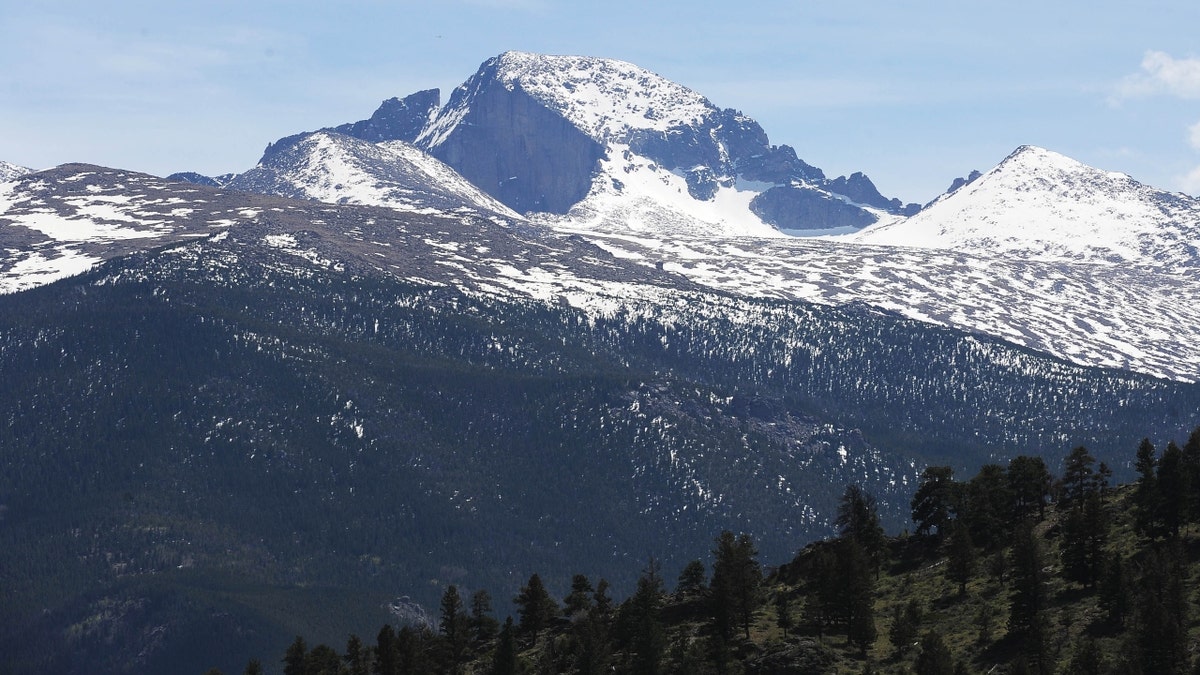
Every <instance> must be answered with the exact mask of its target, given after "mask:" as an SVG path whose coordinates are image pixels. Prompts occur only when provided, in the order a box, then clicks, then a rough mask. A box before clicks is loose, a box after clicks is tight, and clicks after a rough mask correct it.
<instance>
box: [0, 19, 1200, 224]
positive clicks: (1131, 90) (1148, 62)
mask: <svg viewBox="0 0 1200 675" xmlns="http://www.w3.org/2000/svg"><path fill="white" fill-rule="evenodd" d="M5 5H7V6H6V7H4V19H3V22H2V23H0V160H6V161H10V162H14V163H17V164H22V165H25V166H31V167H34V168H47V167H49V166H53V165H56V164H61V163H64V162H70V161H85V162H92V163H97V164H104V165H108V166H116V167H121V168H128V169H135V170H139V171H146V172H150V173H155V174H159V175H163V174H167V173H170V172H173V171H183V170H195V171H200V172H202V173H207V174H218V173H224V172H230V171H242V170H245V169H247V168H250V167H251V166H253V165H254V163H255V162H256V161H257V159H258V157H259V155H260V153H261V151H262V149H263V147H264V146H265V145H266V144H267V143H268V142H270V141H272V140H274V139H276V138H278V137H280V136H284V135H287V134H290V133H294V132H297V131H302V130H308V129H314V128H318V127H322V126H329V125H333V124H338V123H342V122H349V121H354V120H358V119H362V118H365V117H367V116H369V115H370V114H371V112H372V111H373V110H374V109H375V107H376V106H377V105H378V103H379V102H380V101H381V100H383V99H384V98H388V97H391V96H403V95H406V94H409V93H411V92H413V91H416V90H419V89H425V88H430V87H440V88H442V89H443V100H444V98H445V96H446V95H447V92H448V90H449V89H450V88H452V87H454V86H456V85H457V84H459V83H461V82H462V81H463V80H465V79H466V78H467V77H468V76H470V75H471V74H472V73H473V72H474V71H475V69H476V68H478V66H479V64H480V63H481V62H482V61H484V60H485V59H487V58H489V57H491V56H494V55H496V54H498V53H500V52H502V51H505V50H509V49H517V50H523V51H533V52H543V53H554V54H586V55H591V56H605V57H611V58H618V59H623V60H626V61H632V62H634V63H637V64H638V65H640V66H643V67H645V68H648V69H650V70H652V71H655V72H657V73H659V74H661V75H663V76H665V77H668V78H670V79H672V80H675V81H677V82H680V83H681V84H684V85H687V86H689V87H691V88H693V89H695V90H697V91H699V92H700V93H701V94H703V95H705V96H707V97H708V98H709V99H710V100H711V101H713V102H714V103H715V104H717V105H719V106H722V107H731V108H737V109H739V110H741V111H743V112H745V113H746V114H748V115H750V116H751V117H754V118H755V119H757V120H758V121H759V122H760V123H761V124H762V126H763V127H764V129H765V130H766V131H767V134H768V135H769V136H770V138H771V140H772V142H773V143H776V144H787V145H791V146H792V147H794V148H795V149H796V151H797V153H798V154H799V155H800V157H802V158H803V159H805V160H806V161H808V162H809V163H811V164H814V165H816V166H819V167H821V168H822V169H824V170H825V171H826V173H827V174H829V175H830V176H836V175H839V174H845V173H850V172H853V171H864V172H866V173H867V174H868V175H869V176H871V177H872V179H874V181H875V182H876V184H877V185H878V186H879V187H880V189H881V191H882V192H883V193H884V194H886V195H888V196H898V197H900V198H901V199H903V200H904V201H918V202H924V201H927V200H929V199H931V198H933V197H934V196H936V195H937V194H938V193H939V192H941V191H942V190H943V189H944V188H945V187H946V186H947V185H948V184H949V183H950V181H951V180H952V179H953V178H955V177H956V176H960V175H964V174H966V173H967V172H968V171H970V170H971V169H980V170H986V169H988V168H990V167H991V166H993V165H995V164H996V163H998V162H999V161H1000V160H1001V159H1003V158H1004V157H1005V156H1006V155H1007V154H1008V153H1009V152H1011V151H1012V150H1013V149H1014V148H1016V147H1017V146H1019V145H1021V144H1026V143H1029V144H1034V145H1041V146H1044V147H1047V148H1050V149H1052V150H1056V151H1058V152H1062V153H1064V154H1067V155H1069V156H1072V157H1074V158H1076V159H1079V160H1080V161H1083V162H1085V163H1088V164H1091V165H1094V166H1097V167H1100V168H1104V169H1109V170H1114V171H1122V172H1125V173H1129V174H1131V175H1132V176H1133V177H1134V178H1137V179H1138V180H1141V181H1143V182H1146V183H1150V184H1152V185H1155V186H1158V187H1162V188H1166V189H1172V190H1183V191H1187V192H1190V193H1192V194H1200V33H1197V31H1196V27H1197V26H1200V3H1196V2H1195V1H1194V0H1172V1H1170V2H1155V1H1154V0H1150V1H1145V0H1143V2H1140V3H1132V2H1128V1H1127V0H1126V1H1123V2H1107V1H1105V0H1094V1H1092V2H1075V1H1073V0H1069V1H1058V0H1049V1H1047V0H1040V1H1038V2H1027V1H1025V0H1009V1H1007V2H1002V3H972V2H961V1H959V2H922V1H920V0H890V1H887V2H883V1H880V2H875V1H870V0H862V1H860V2H855V3H834V2H829V1H828V0H823V1H822V2H809V1H804V0H790V1H778V2H774V1H763V2H754V1H752V0H746V1H743V2H707V1H704V0H690V1H689V2H676V1H673V0H672V1H669V2H651V1H649V0H642V1H640V2H631V1H626V0H606V1H604V2H589V1H583V0H576V1H571V2H568V1H557V0H441V1H439V2H404V1H390V2H384V1H382V0H376V1H372V0H343V1H335V0H322V1H320V2H310V1H307V0H289V1H287V2H282V1H280V2H269V1H261V2H256V1H254V0H241V1H240V2H225V1H222V0H210V1H208V2H203V3H201V2H162V1H161V0H157V1H155V2H140V1H130V2H120V1H118V2H111V3H97V2H91V1H89V2H56V1H54V0H46V1H42V2H25V3H16V2H7V3H5Z"/></svg>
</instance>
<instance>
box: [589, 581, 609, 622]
mask: <svg viewBox="0 0 1200 675" xmlns="http://www.w3.org/2000/svg"><path fill="white" fill-rule="evenodd" d="M608 588H609V583H608V580H607V579H601V580H600V581H597V582H596V594H595V596H593V598H592V599H593V600H594V601H595V614H596V616H599V617H602V618H604V619H606V620H607V618H608V617H609V615H611V614H612V607H613V602H612V598H611V597H609V595H608Z"/></svg>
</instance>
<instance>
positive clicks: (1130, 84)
mask: <svg viewBox="0 0 1200 675" xmlns="http://www.w3.org/2000/svg"><path fill="white" fill-rule="evenodd" d="M1116 94H1117V98H1118V99H1129V98H1141V97H1144V96H1153V95H1157V94H1166V95H1170V96H1177V97H1179V98H1184V99H1200V58H1183V59H1177V58H1175V57H1173V56H1171V55H1170V54H1168V53H1166V52H1160V51H1153V50H1152V51H1148V52H1146V55H1145V56H1143V57H1142V72H1140V73H1137V74H1134V75H1130V76H1128V77H1126V78H1125V79H1123V80H1121V82H1120V83H1119V84H1118V85H1117V92H1116Z"/></svg>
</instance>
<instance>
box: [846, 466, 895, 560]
mask: <svg viewBox="0 0 1200 675" xmlns="http://www.w3.org/2000/svg"><path fill="white" fill-rule="evenodd" d="M834 522H835V524H836V525H837V526H838V527H840V528H841V536H842V537H843V538H847V537H848V538H850V539H853V540H854V541H856V542H857V543H858V545H859V546H861V547H862V549H863V551H864V552H866V554H867V558H868V559H869V560H870V561H871V569H872V570H875V571H878V569H879V564H880V562H881V559H882V556H883V549H884V547H885V546H886V544H887V540H886V539H885V538H884V536H883V526H881V525H880V524H879V511H878V509H877V508H876V506H875V497H874V496H873V495H871V493H870V492H867V491H866V490H864V489H863V488H862V486H860V485H857V484H851V485H847V486H846V491H845V492H843V493H842V500H841V502H840V503H839V504H838V512H837V519H836V520H835V521H834Z"/></svg>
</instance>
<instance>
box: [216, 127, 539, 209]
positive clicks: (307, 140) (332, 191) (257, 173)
mask: <svg viewBox="0 0 1200 675" xmlns="http://www.w3.org/2000/svg"><path fill="white" fill-rule="evenodd" d="M229 187H230V188H232V189H235V190H242V191H245V192H257V193H260V194H273V195H278V196H280V197H289V198H299V199H312V200H316V201H322V202H329V203H333V204H360V205H370V206H384V207H387V208H391V209H396V210H398V211H421V212H436V211H446V212H450V211H472V212H479V213H487V214H495V215H500V216H503V217H506V218H514V219H519V218H520V216H518V215H517V214H516V213H514V212H512V211H511V210H510V209H509V208H508V207H506V206H504V205H503V204H501V203H500V202H498V201H496V200H495V199H493V198H491V197H489V196H488V195H486V194H484V193H483V192H481V191H480V190H479V189H478V188H476V187H475V186H474V185H471V183H469V182H468V181H467V180H465V179H464V178H463V177H462V176H460V175H458V173H456V172H455V171H454V170H453V169H451V168H450V167H448V166H446V165H445V164H443V163H441V162H439V161H438V160H436V159H434V158H433V157H431V156H430V155H428V154H427V153H425V152H422V151H421V150H418V149H417V148H415V147H413V146H412V145H409V144H408V143H405V142H404V141H384V142H381V143H371V142H368V141H364V140H360V139H357V138H352V137H350V136H346V135H344V134H339V133H334V132H330V131H318V132H314V133H311V134H303V135H300V136H299V137H293V138H288V139H284V140H282V141H280V142H279V143H277V144H275V145H272V146H271V147H270V148H269V149H268V150H267V152H266V153H265V154H264V155H263V158H262V161H260V162H259V164H258V166H256V167H255V168H253V169H251V170H249V171H247V172H245V173H243V174H241V175H239V176H238V177H237V178H235V179H234V180H233V181H231V182H230V183H229Z"/></svg>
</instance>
